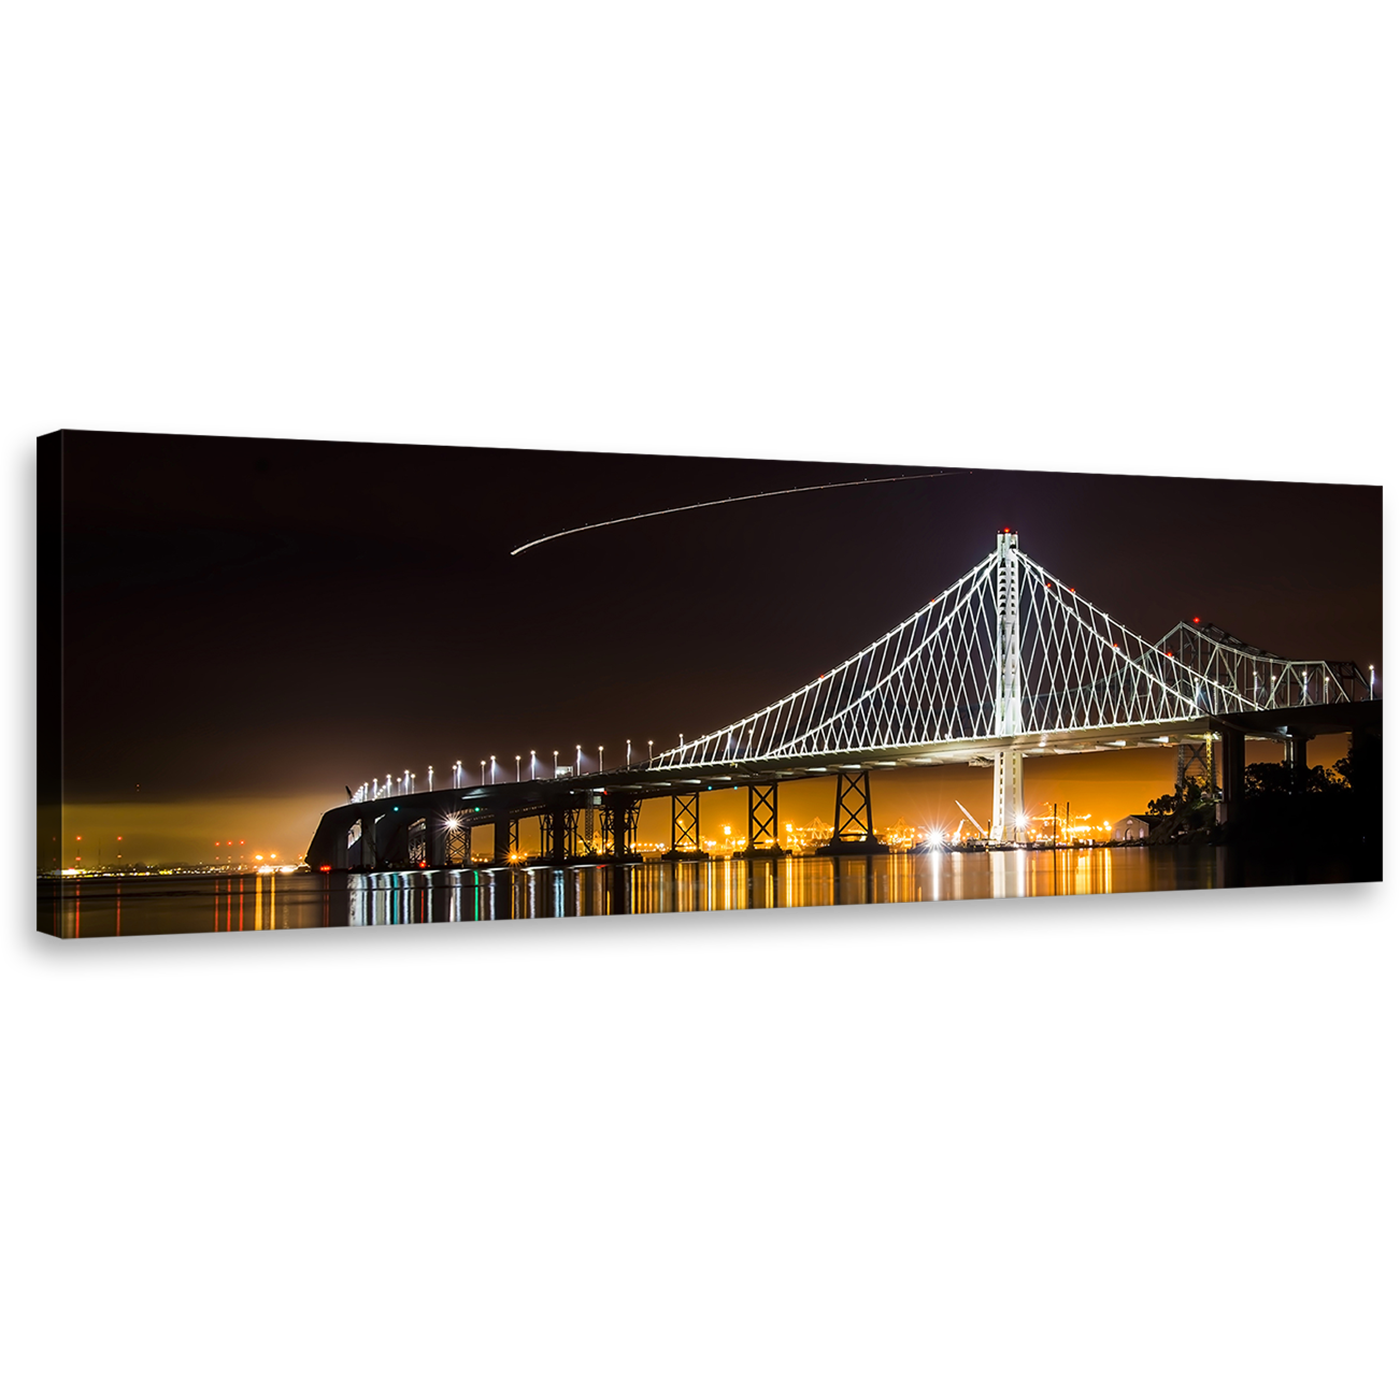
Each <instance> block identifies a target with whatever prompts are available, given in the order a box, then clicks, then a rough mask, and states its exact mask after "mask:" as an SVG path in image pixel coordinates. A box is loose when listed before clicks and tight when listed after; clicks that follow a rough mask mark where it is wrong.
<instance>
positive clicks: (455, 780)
mask: <svg viewBox="0 0 1400 1400" xmlns="http://www.w3.org/2000/svg"><path fill="white" fill-rule="evenodd" d="M452 786H453V787H461V786H462V760H461V759H460V758H459V759H458V760H457V762H456V763H454V764H453V765H452Z"/></svg>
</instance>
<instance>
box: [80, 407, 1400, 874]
mask: <svg viewBox="0 0 1400 1400" xmlns="http://www.w3.org/2000/svg"><path fill="white" fill-rule="evenodd" d="M928 465H929V466H930V467H934V466H937V465H938V464H936V463H932V462H931V463H929V464H928ZM901 470H908V473H909V475H911V476H916V475H918V473H917V472H916V471H914V470H912V469H901V468H881V467H880V466H879V465H878V464H870V465H865V464H862V465H859V466H833V465H830V464H821V463H800V462H757V461H740V460H706V459H692V458H665V457H645V456H609V455H603V454H570V453H551V452H523V451H501V450H492V449H469V448H429V447H395V446H380V445H356V444H331V443H301V442H287V441H258V440H252V439H226V438H192V437H160V436H145V435H134V434H100V433H73V434H68V435H66V437H65V445H64V473H65V488H66V490H65V496H66V510H65V517H64V521H63V531H64V541H65V578H66V593H65V622H66V647H65V666H66V671H65V686H66V695H65V745H66V759H65V769H66V773H65V777H66V787H65V797H66V800H67V802H68V803H69V804H70V806H71V808H72V809H73V811H74V812H75V813H81V814H82V816H83V819H84V820H89V821H92V822H101V823H106V824H113V825H114V827H115V826H119V825H123V824H127V825H130V824H132V823H134V822H137V821H138V820H139V817H140V812H141V811H142V810H144V812H145V814H146V823H147V826H148V827H149V829H150V832H151V836H150V840H152V841H155V840H157V837H156V835H155V833H156V832H157V830H159V831H160V832H161V833H163V835H162V836H161V837H160V838H159V840H161V841H164V842H168V843H169V844H170V846H171V847H172V849H171V850H170V851H169V852H168V853H167V852H165V851H160V852H154V851H153V852H150V853H149V855H148V858H152V859H174V858H192V857H193V855H194V853H195V852H196V851H199V850H203V849H204V848H205V847H206V846H207V845H209V844H210V841H211V839H224V838H223V836H218V837H215V838H211V836H210V832H214V831H217V830H218V829H220V828H221V827H222V826H223V825H227V824H228V820H227V819H226V818H220V817H219V816H218V815H217V814H218V813H219V812H220V810H222V811H224V812H229V813H231V812H234V811H238V812H239V813H241V814H242V813H246V814H248V815H247V816H246V819H241V820H242V824H243V825H248V826H254V827H256V826H257V824H258V820H257V817H256V815H254V814H255V813H256V812H257V811H258V810H259V809H260V804H263V805H264V806H265V809H266V810H267V812H268V813H269V816H268V820H267V822H266V825H267V827H268V830H267V831H264V832H259V831H253V832H250V833H248V836H247V839H249V840H252V841H256V842H258V843H261V844H268V843H269V842H270V841H272V840H274V839H275V840H279V841H280V842H281V843H282V844H283V846H284V847H286V846H288V845H290V844H293V843H295V842H297V841H298V837H297V835H296V832H297V830H298V829H299V827H300V824H301V821H302V814H303V813H304V814H305V818H306V822H307V825H306V829H305V831H304V833H303V834H302V835H301V836H300V838H299V844H298V845H297V851H298V852H299V851H300V850H301V849H304V845H305V841H306V840H307V839H309V837H310V835H311V830H312V828H313V827H314V824H315V820H316V818H317V817H318V816H319V813H320V811H321V810H323V809H324V808H326V807H330V806H333V805H335V804H336V803H337V801H338V800H343V799H344V788H345V786H346V785H347V784H348V785H349V786H350V787H352V788H353V787H355V786H356V785H357V784H358V783H360V782H361V781H364V780H365V779H367V778H369V777H370V776H371V775H376V774H377V775H381V776H382V775H383V774H385V773H389V772H393V773H395V774H399V773H401V772H402V771H403V770H404V769H405V768H410V769H412V770H413V771H415V772H416V773H418V774H419V775H420V781H422V780H423V779H424V778H425V776H426V772H427V767H428V765H429V764H430V763H432V764H434V766H435V767H436V769H437V773H438V774H439V775H443V774H445V773H447V772H448V771H450V769H451V766H452V764H453V762H454V761H455V760H457V759H459V758H460V759H462V760H464V761H465V762H466V764H467V768H468V772H469V773H470V774H478V773H479V767H478V762H479V760H480V759H482V758H485V757H487V756H488V755H490V754H496V755H497V756H498V758H506V757H508V756H513V755H514V754H515V753H517V752H528V751H529V749H531V748H536V749H538V750H539V751H540V752H541V753H547V752H549V751H550V750H552V749H554V748H559V749H561V750H563V751H565V752H568V753H572V750H573V746H574V745H575V744H576V743H580V742H581V743H583V744H584V745H585V748H586V749H587V750H590V751H593V752H596V747H597V745H598V744H599V743H602V744H604V745H605V746H606V751H607V755H608V757H609V759H610V760H613V759H620V758H621V756H622V752H623V744H624V741H625V740H626V739H628V738H631V739H632V740H633V741H634V742H635V743H636V744H637V745H639V746H641V747H642V749H643V751H644V745H645V741H646V740H647V739H648V738H651V739H655V740H656V741H657V746H658V749H659V748H660V747H663V746H664V745H666V744H669V743H674V742H675V739H676V735H677V734H678V733H679V732H681V731H684V732H686V733H687V734H691V735H697V734H699V733H701V732H704V731H706V730H709V729H713V728H716V727H719V726H721V725H723V724H726V723H729V722H730V721H732V720H734V719H737V718H739V717H740V716H742V715H743V714H746V713H748V712H749V711H751V710H753V709H755V708H757V707H759V706H761V705H763V704H766V703H768V702H769V701H771V700H774V699H777V698H779V697H780V696H782V695H783V694H786V693H787V692H788V691H790V690H792V689H793V688H795V687H796V686H799V685H802V684H804V683H805V682H807V681H808V680H810V679H812V678H813V677H814V676H815V675H817V674H818V673H820V672H821V671H823V670H826V669H829V668H830V667H831V666H832V665H833V664H835V663H837V662H840V661H841V660H843V659H844V658H845V657H847V656H849V655H850V654H852V653H853V652H855V651H857V650H859V649H860V648H861V647H862V646H864V645H865V644H866V643H867V642H869V641H870V640H872V639H873V638H874V637H876V636H877V635H879V634H880V633H881V632H883V631H885V630H886V629H887V628H889V627H890V626H892V625H893V624H895V623H897V622H899V621H901V620H902V619H903V618H905V617H907V616H908V615H909V614H910V613H912V612H913V611H914V610H915V609H917V608H918V607H919V606H921V605H922V604H923V603H924V602H926V601H927V600H928V598H930V597H931V596H933V594H934V593H936V592H938V591H939V590H940V589H942V588H943V587H945V586H946V585H948V584H949V583H951V582H952V581H953V580H954V579H955V578H957V577H958V576H960V575H961V574H962V573H964V572H966V571H967V570H968V569H969V568H971V567H972V566H973V565H974V564H975V563H976V562H977V561H978V560H979V559H980V558H982V557H983V556H984V555H985V554H986V553H987V552H988V551H989V550H990V549H991V548H992V547H993V537H994V535H995V534H996V532H997V531H998V530H999V529H1001V528H1002V527H1003V526H1011V527H1012V528H1014V529H1016V530H1017V531H1018V532H1019V534H1020V542H1021V547H1022V549H1023V550H1024V551H1025V552H1026V553H1027V554H1029V555H1030V556H1031V557H1032V558H1034V559H1036V560H1037V561H1038V562H1040V563H1042V564H1043V565H1045V566H1046V567H1047V568H1048V569H1050V570H1051V572H1053V573H1055V574H1057V575H1059V576H1060V577H1061V578H1063V579H1064V580H1065V581H1066V582H1067V583H1071V584H1073V585H1074V586H1075V587H1076V588H1077V589H1078V591H1079V592H1080V593H1081V594H1082V595H1083V596H1085V597H1087V598H1088V599H1090V600H1092V601H1093V602H1094V603H1095V604H1097V605H1098V606H1099V607H1101V608H1103V609H1105V610H1106V611H1107V612H1109V613H1110V614H1112V615H1113V616H1115V617H1116V618H1118V619H1119V620H1121V621H1122V622H1123V623H1124V624H1126V625H1127V626H1129V627H1131V628H1132V629H1134V630H1135V631H1137V632H1139V633H1141V634H1142V635H1143V636H1145V637H1147V638H1148V639H1149V640H1155V639H1156V638H1157V637H1159V636H1160V635H1162V633H1164V632H1165V631H1166V630H1167V629H1168V628H1169V627H1170V626H1171V625H1172V624H1173V623H1175V622H1176V621H1178V620H1179V619H1181V618H1183V617H1191V616H1201V617H1202V618H1203V619H1205V620H1206V621H1212V622H1216V623H1218V624H1219V625H1221V626H1223V627H1225V628H1227V629H1228V630H1229V631H1231V632H1234V633H1235V634H1236V635H1238V636H1240V637H1242V638H1244V639H1245V640H1247V641H1249V642H1252V643H1255V644H1257V645H1259V646H1262V647H1265V648H1267V649H1269V650H1271V651H1275V652H1278V653H1280V654H1282V655H1286V656H1293V657H1298V658H1309V659H1311V658H1314V657H1326V658H1329V659H1331V658H1337V659H1348V660H1355V661H1358V662H1360V663H1361V664H1362V665H1363V666H1364V665H1366V664H1368V663H1371V662H1374V663H1375V664H1376V666H1377V669H1378V671H1379V669H1380V667H1381V662H1382V657H1381V654H1380V641H1381V548H1380V545H1381V512H1380V488H1379V487H1368V486H1346V485H1298V484H1280V483H1268V482H1220V481H1213V480H1189V479H1175V478H1173V479H1168V478H1150V477H1132V476H1109V477H1106V476H1079V475H1072V474H1065V473H1041V472H1034V473H1033V472H988V471H980V472H976V473H969V474H965V475H960V476H955V477H942V478H930V479H928V480H921V481H918V482H915V483H912V484H910V483H903V482H901V483H897V484H891V485H876V486H869V487H863V488H860V489H857V490H850V491H834V492H818V493H812V494H807V495H800V496H789V497H782V498H778V499H774V500H765V501H753V502H747V503H744V504H740V505H733V506H725V507H720V508H717V509H714V510H707V511H695V512H687V513H684V514H679V515H674V516H668V517H664V518H663V519H660V520H654V521H644V522H638V523H635V524H628V525H622V526H617V527H613V528H610V529H608V530H600V531H596V532H591V533H587V534H582V535H575V536H572V537H570V538H568V539H564V540H559V541H556V542H554V543H551V544H548V545H544V546H541V547H539V548H537V549H534V550H531V551H529V552H527V553H526V554H523V555H520V556H518V557H515V558H512V557H511V556H510V550H511V549H512V548H513V547H515V546H516V545H519V544H521V543H524V542H525V541H526V540H528V539H531V538H534V537H535V536H538V535H541V534H545V533H548V532H550V531H553V530H561V529H567V528H569V527H571V526H574V525H578V524H582V523H584V522H588V521H598V520H603V519H607V518H609V517H612V516H618V515H625V514H629V513H633V512H640V511H646V510H654V509H661V508H663V507H666V506H671V505H681V504H686V503H688V502H691V501H695V500H702V499H708V498H710V497H714V496H724V495H730V494H739V493H742V492H751V491H761V490H765V489H773V490H776V489H779V488H782V487H786V486H797V485H809V484H814V483H818V482H826V481H839V480H851V479H858V478H860V477H864V476H876V475H894V474H898V473H899V472H900V471H901ZM512 766H513V758H512ZM1030 777H1031V774H1030V772H1029V769H1028V782H1029V781H1030ZM973 781H974V782H975V781H976V780H975V778H974V779H973ZM1151 781H1155V779H1154V780H1151ZM138 784H139V785H140V793H139V798H138V795H137V785H138ZM805 786H806V787H810V788H813V789H814V791H815V786H816V785H815V784H807V785H805ZM1105 793H1106V797H1105V800H1108V796H1107V794H1108V793H1109V790H1108V789H1107V788H1106V789H1105ZM793 796H794V799H795V800H797V801H798V806H799V807H805V806H806V805H808V804H807V799H806V798H805V797H804V798H802V799H800V800H799V799H797V793H796V790H795V789H794V792H793ZM891 796H892V797H893V796H894V794H893V792H892V793H891ZM898 801H899V805H900V806H901V807H903V806H906V805H917V803H915V801H914V799H913V798H909V799H908V800H907V801H906V799H905V797H904V796H903V795H901V796H900V797H899V799H898ZM811 803H812V804H813V805H817V806H821V807H824V805H825V802H824V799H819V798H818V797H816V796H815V795H814V796H813V797H812V798H811ZM133 804H137V805H136V806H133ZM1128 805H1131V804H1128ZM1128 805H1125V806H1124V810H1125V811H1126V810H1127V809H1128ZM974 810H976V809H974ZM206 811H207V812H208V813H209V815H208V818H207V820H206V819H205V818H204V817H203V816H202V815H201V814H202V813H204V812H206ZM177 812H178V813H179V816H178V818H177V817H175V816H174V815H172V814H174V813H177ZM273 812H276V813H277V814H278V815H277V816H276V817H275V819H274V817H273V816H272V815H271V814H272V813H273ZM104 813H105V815H104ZM158 813H161V814H164V815H160V816H158V815H157V814H158ZM876 815H877V821H882V820H886V819H889V818H890V817H892V816H893V815H896V813H894V812H890V813H883V814H882V813H880V812H878V811H877V814H876ZM898 815H903V813H902V812H901V813H898ZM1109 815H1112V816H1115V817H1116V816H1119V815H1123V812H1121V811H1114V812H1112V813H1110V814H1109ZM206 827H207V828H208V830H205V828H206ZM113 834H115V830H114V832H113ZM230 834H233V833H224V835H230ZM239 834H240V835H242V834H243V833H239ZM176 845H181V846H182V849H181V850H180V851H178V852H177V851H175V850H174V849H173V848H174V847H175V846H176ZM184 846H188V854H186V853H185V851H184V849H183V847H184Z"/></svg>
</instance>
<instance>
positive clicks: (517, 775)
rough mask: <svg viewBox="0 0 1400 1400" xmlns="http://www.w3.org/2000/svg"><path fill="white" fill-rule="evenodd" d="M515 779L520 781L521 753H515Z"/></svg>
mask: <svg viewBox="0 0 1400 1400" xmlns="http://www.w3.org/2000/svg"><path fill="white" fill-rule="evenodd" d="M515 781H516V782H517V783H518V782H519V781H520V755H519V754H516V755H515Z"/></svg>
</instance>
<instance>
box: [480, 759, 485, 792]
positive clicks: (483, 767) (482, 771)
mask: <svg viewBox="0 0 1400 1400" xmlns="http://www.w3.org/2000/svg"><path fill="white" fill-rule="evenodd" d="M481 786H482V787H485V786H486V760H485V759H484V758H483V759H482V760H481Z"/></svg>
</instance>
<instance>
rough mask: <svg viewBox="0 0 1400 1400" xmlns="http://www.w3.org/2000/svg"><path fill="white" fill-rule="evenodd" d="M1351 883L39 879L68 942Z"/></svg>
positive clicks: (710, 875) (1024, 864) (1109, 864)
mask: <svg viewBox="0 0 1400 1400" xmlns="http://www.w3.org/2000/svg"><path fill="white" fill-rule="evenodd" d="M1354 878H1355V874H1354V872H1353V870H1352V868H1351V866H1350V865H1349V863H1348V862H1347V861H1346V860H1344V859H1333V860H1325V859H1319V860H1313V861H1306V862H1304V861H1295V860H1290V859H1286V858H1285V859H1274V860H1268V861H1265V860H1261V859H1259V858H1258V857H1246V856H1245V855H1243V854H1241V853H1240V852H1237V851H1234V850H1231V849H1228V848H1224V847H1209V846H1194V847H1118V848H1101V849H1085V850H1062V851H989V852H943V853H940V854H935V855H912V854H900V855H887V856H852V857H842V858H841V859H840V860H833V859H831V858H830V857H825V856H790V857H785V858H783V859H779V860H756V861H744V860H727V859H726V860H704V861H688V860H687V861H667V860H648V861H645V862H642V863H638V864H633V865H621V866H610V865H573V866H569V867H567V868H565V869H562V870H558V869H548V868H544V867H538V868H528V867H527V868H525V869H511V870H504V869H485V868H481V867H474V868H469V869H456V870H414V871H399V872H382V873H378V874H373V875H351V874H331V875H320V874H299V875H217V876H216V875H168V876H162V875H152V876H129V875H128V876H121V877H115V876H113V877H86V878H83V879H77V880H41V881H40V882H39V901H38V919H39V924H38V926H39V928H40V929H42V930H43V931H44V932H48V933H57V934H58V935H59V936H60V937H63V938H94V937H96V938H102V937H111V936H121V935H130V934H144V933H194V932H208V931H217V932H225V931H227V932H240V931H244V930H260V929H304V928H344V927H347V926H351V927H355V926H362V925H371V924H420V923H464V924H465V923H479V922H490V921H496V920H502V919H557V918H580V917H590V916H594V915H601V914H651V913H667V914H669V913H698V912H704V911H718V910H727V909H799V908H811V907H817V906H828V905H849V904H907V903H921V902H930V901H935V900H949V899H1009V898H1034V897H1038V896H1042V895H1086V894H1138V893H1144V892H1147V891H1159V890H1199V889H1224V888H1228V887H1231V886H1242V885H1280V884H1285V885H1286V884H1314V883H1335V882H1342V881H1347V880H1351V879H1354Z"/></svg>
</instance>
